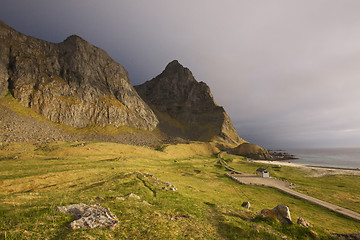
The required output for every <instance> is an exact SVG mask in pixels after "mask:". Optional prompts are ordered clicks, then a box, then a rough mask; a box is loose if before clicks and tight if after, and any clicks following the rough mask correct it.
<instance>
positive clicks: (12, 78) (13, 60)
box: [0, 23, 158, 130]
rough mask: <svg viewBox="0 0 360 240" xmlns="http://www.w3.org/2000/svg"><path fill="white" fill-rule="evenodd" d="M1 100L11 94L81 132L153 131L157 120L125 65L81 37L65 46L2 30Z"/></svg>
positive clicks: (68, 40) (67, 40)
mask: <svg viewBox="0 0 360 240" xmlns="http://www.w3.org/2000/svg"><path fill="white" fill-rule="evenodd" d="M0 55H1V61H0V69H1V73H2V74H1V76H0V78H1V85H2V88H1V95H3V96H4V95H5V94H6V93H7V90H9V91H10V92H11V93H12V95H13V96H14V97H15V98H16V99H17V100H18V101H19V102H20V103H21V104H22V105H23V106H25V107H30V108H32V109H33V110H35V111H36V112H38V113H40V114H41V115H43V116H44V117H45V118H46V119H48V120H50V121H53V122H56V123H60V124H65V125H68V126H72V127H76V128H81V127H86V126H89V125H98V126H106V125H112V126H115V127H120V126H131V127H134V128H139V129H145V130H153V129H155V128H156V126H157V124H158V120H157V118H156V116H155V114H154V113H153V112H152V110H151V109H150V108H149V107H148V106H147V105H146V103H145V102H144V101H143V100H142V99H141V98H140V97H139V96H138V94H137V92H136V91H135V90H134V88H133V86H132V84H131V83H130V80H129V77H128V73H127V71H126V70H125V68H124V67H123V66H121V65H120V64H119V63H117V62H115V61H114V60H113V59H112V58H111V57H110V56H109V55H108V54H107V53H106V52H105V51H104V50H102V49H100V48H98V47H95V46H93V45H91V44H90V43H88V42H87V41H85V40H84V39H82V38H81V37H79V36H76V35H72V36H69V37H68V38H67V39H65V40H64V41H63V42H61V43H50V42H46V41H44V40H40V39H36V38H34V37H29V36H26V35H24V34H21V33H19V32H17V31H16V30H13V29H11V28H10V27H8V26H6V25H4V23H2V24H1V25H0Z"/></svg>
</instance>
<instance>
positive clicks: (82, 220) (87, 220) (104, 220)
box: [55, 203, 119, 229]
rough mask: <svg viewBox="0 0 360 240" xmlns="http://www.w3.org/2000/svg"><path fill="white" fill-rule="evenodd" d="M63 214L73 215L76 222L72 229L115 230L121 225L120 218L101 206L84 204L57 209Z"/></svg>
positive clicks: (71, 226) (72, 224) (73, 223)
mask: <svg viewBox="0 0 360 240" xmlns="http://www.w3.org/2000/svg"><path fill="white" fill-rule="evenodd" d="M55 210H57V211H59V212H61V213H71V214H72V215H73V216H74V218H75V220H74V221H72V222H71V223H70V225H69V227H70V228H71V229H79V228H109V229H113V228H115V227H116V226H117V224H118V223H119V220H118V218H117V217H116V216H115V215H114V214H113V213H112V212H110V210H109V209H106V208H103V207H101V206H100V205H99V204H95V205H90V206H88V205H86V204H84V203H79V204H72V205H67V206H62V207H56V208H55Z"/></svg>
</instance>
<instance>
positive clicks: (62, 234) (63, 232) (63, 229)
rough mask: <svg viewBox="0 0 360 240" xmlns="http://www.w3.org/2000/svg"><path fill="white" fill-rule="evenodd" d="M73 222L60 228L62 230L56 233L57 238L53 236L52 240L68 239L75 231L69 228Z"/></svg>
mask: <svg viewBox="0 0 360 240" xmlns="http://www.w3.org/2000/svg"><path fill="white" fill-rule="evenodd" d="M70 222H72V220H71V221H68V222H66V223H64V224H63V225H61V226H60V228H59V229H58V230H57V231H56V233H55V236H53V237H52V238H50V239H51V240H58V239H68V237H67V236H68V235H69V234H70V233H71V232H72V231H74V230H72V229H70V228H69V224H70Z"/></svg>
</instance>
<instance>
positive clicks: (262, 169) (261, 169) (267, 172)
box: [256, 168, 270, 177]
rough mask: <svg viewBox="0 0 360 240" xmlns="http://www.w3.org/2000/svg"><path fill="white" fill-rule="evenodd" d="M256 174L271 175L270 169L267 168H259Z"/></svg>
mask: <svg viewBox="0 0 360 240" xmlns="http://www.w3.org/2000/svg"><path fill="white" fill-rule="evenodd" d="M256 175H258V176H259V177H270V173H269V171H268V170H266V169H265V168H258V169H257V170H256Z"/></svg>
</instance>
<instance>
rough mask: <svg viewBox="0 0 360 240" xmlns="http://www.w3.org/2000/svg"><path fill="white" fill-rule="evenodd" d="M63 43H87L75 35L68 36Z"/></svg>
mask: <svg viewBox="0 0 360 240" xmlns="http://www.w3.org/2000/svg"><path fill="white" fill-rule="evenodd" d="M64 42H75V43H88V42H87V41H86V40H84V39H83V38H82V37H80V36H78V35H76V34H73V35H70V36H69V37H67V38H66V39H65V40H64Z"/></svg>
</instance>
